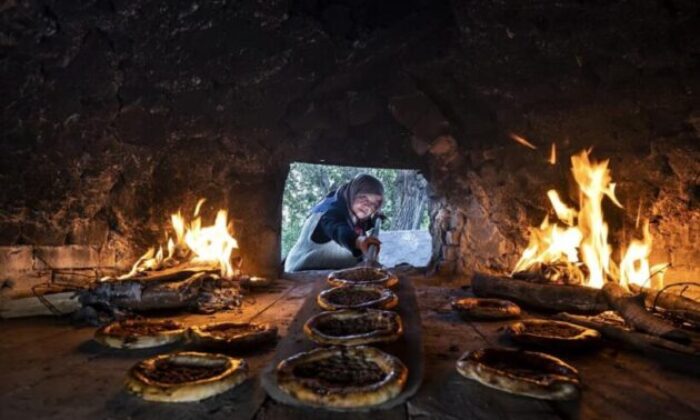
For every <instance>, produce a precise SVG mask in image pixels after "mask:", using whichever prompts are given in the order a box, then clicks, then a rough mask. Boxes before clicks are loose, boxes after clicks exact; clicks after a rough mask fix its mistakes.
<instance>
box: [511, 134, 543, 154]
mask: <svg viewBox="0 0 700 420" xmlns="http://www.w3.org/2000/svg"><path fill="white" fill-rule="evenodd" d="M510 138H511V139H513V140H515V142H517V143H520V144H522V145H523V146H525V147H529V148H530V149H532V150H536V149H537V146H535V145H534V144H532V143H530V142H529V141H527V140H525V139H524V138H523V137H520V136H519V135H517V134H515V133H510Z"/></svg>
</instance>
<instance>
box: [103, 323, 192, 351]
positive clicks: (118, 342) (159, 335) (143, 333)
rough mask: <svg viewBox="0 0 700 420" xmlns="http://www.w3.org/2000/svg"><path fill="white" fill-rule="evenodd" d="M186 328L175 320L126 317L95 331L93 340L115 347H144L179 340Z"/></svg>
mask: <svg viewBox="0 0 700 420" xmlns="http://www.w3.org/2000/svg"><path fill="white" fill-rule="evenodd" d="M185 331H186V328H185V326H184V325H182V324H181V323H179V322H177V321H172V320H148V319H127V320H123V321H117V322H113V323H111V324H109V325H105V326H104V327H102V328H100V329H98V330H97V331H95V341H97V342H98V343H100V344H103V345H105V346H107V347H112V348H116V349H145V348H151V347H160V346H165V345H167V344H172V343H175V342H177V341H180V340H182V339H183V338H184V336H185Z"/></svg>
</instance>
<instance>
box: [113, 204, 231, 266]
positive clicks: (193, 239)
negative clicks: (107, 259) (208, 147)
mask: <svg viewBox="0 0 700 420" xmlns="http://www.w3.org/2000/svg"><path fill="white" fill-rule="evenodd" d="M204 201H205V200H204V199H201V200H199V202H197V205H196V206H195V210H194V214H193V219H192V221H191V222H190V223H189V224H188V223H187V222H186V221H185V219H184V217H183V216H182V213H181V212H180V211H178V212H177V213H175V214H172V215H171V216H170V224H171V226H172V228H173V231H174V232H175V238H174V239H173V238H172V237H168V242H167V252H168V253H167V256H165V255H164V252H163V247H162V246H160V247H159V248H158V251H157V252H156V251H155V249H154V248H150V249H149V250H148V251H146V253H145V254H143V255H142V256H141V258H139V259H138V260H137V261H136V263H135V264H134V265H133V267H132V268H131V271H130V272H129V273H127V274H125V275H123V276H121V277H120V278H121V279H124V278H128V277H132V276H133V275H135V274H138V273H141V272H144V271H151V270H161V269H164V268H168V267H173V266H175V265H177V264H179V263H181V262H190V263H192V264H194V265H205V266H206V265H213V266H216V267H218V268H219V269H220V271H221V276H222V277H224V278H232V277H233V276H234V275H235V270H234V268H233V266H232V265H231V254H232V253H233V250H234V249H236V248H238V242H237V241H236V239H235V238H234V237H233V236H232V234H231V230H232V229H231V225H230V224H229V223H228V222H227V219H228V215H227V212H226V210H219V211H218V212H217V214H216V219H215V221H214V224H213V225H211V226H204V227H203V226H202V218H201V216H200V215H199V212H200V210H201V207H202V204H204Z"/></svg>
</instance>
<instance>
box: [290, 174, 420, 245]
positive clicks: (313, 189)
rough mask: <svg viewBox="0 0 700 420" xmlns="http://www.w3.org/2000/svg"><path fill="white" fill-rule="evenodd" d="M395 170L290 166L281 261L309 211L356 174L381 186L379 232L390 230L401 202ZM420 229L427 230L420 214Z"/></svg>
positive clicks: (296, 236)
mask: <svg viewBox="0 0 700 420" xmlns="http://www.w3.org/2000/svg"><path fill="white" fill-rule="evenodd" d="M400 172H401V171H400V170H396V169H378V168H358V167H351V166H331V165H318V164H309V163H293V164H292V165H291V167H290V170H289V175H288V176H287V183H286V185H285V189H284V197H283V201H282V257H284V256H286V255H287V253H288V252H289V250H290V249H291V248H292V246H293V245H294V243H295V242H296V240H297V238H298V237H299V232H300V231H301V227H302V225H303V224H304V221H306V218H307V216H308V215H309V211H310V210H311V208H312V207H313V206H314V205H315V204H316V203H318V202H319V201H320V200H321V199H322V198H323V197H325V196H326V194H328V192H330V191H332V190H335V189H336V188H338V187H339V186H340V185H342V184H344V183H345V182H348V181H349V180H350V179H352V177H354V176H355V175H357V174H358V173H367V174H370V175H373V176H375V177H377V178H378V179H379V180H381V181H382V183H383V184H384V194H385V197H384V205H383V206H382V211H383V212H384V214H385V215H386V216H387V217H388V221H387V222H386V223H384V224H382V229H383V230H391V220H392V215H393V214H394V212H395V211H396V209H395V206H397V205H398V204H397V203H400V202H401V197H400V196H399V195H400V194H401V192H400V191H399V189H398V188H396V186H395V181H396V180H397V177H398V176H399V174H400ZM420 220H421V222H420V228H421V229H427V228H428V223H429V220H428V211H427V209H426V210H424V211H423V212H422V213H421V218H420Z"/></svg>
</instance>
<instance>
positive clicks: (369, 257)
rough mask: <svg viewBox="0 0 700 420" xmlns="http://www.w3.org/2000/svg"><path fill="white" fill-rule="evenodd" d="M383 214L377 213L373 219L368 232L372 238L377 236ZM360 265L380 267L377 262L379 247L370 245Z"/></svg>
mask: <svg viewBox="0 0 700 420" xmlns="http://www.w3.org/2000/svg"><path fill="white" fill-rule="evenodd" d="M383 218H384V215H382V214H378V215H377V220H375V221H374V227H373V228H372V231H371V232H370V234H369V236H370V237H374V238H379V230H380V229H381V227H382V220H383ZM360 266H362V267H375V268H381V267H382V265H381V264H380V263H379V247H378V246H376V245H370V247H369V249H368V250H367V254H365V255H364V260H363V261H362V262H361V263H360Z"/></svg>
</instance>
